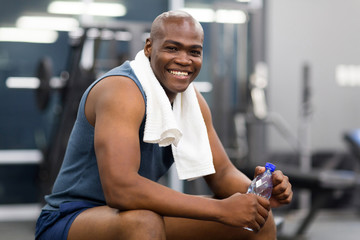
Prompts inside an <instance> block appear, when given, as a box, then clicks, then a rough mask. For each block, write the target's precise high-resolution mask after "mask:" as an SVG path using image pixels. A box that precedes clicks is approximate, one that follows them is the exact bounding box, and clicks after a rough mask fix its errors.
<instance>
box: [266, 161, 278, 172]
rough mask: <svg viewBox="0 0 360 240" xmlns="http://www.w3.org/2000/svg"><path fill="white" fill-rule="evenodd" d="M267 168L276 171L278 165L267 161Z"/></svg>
mask: <svg viewBox="0 0 360 240" xmlns="http://www.w3.org/2000/svg"><path fill="white" fill-rule="evenodd" d="M265 168H266V169H270V172H274V171H275V169H276V166H275V165H274V164H272V163H269V162H267V163H266V164H265Z"/></svg>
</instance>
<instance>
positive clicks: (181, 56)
mask: <svg viewBox="0 0 360 240" xmlns="http://www.w3.org/2000/svg"><path fill="white" fill-rule="evenodd" d="M175 62H176V63H178V64H181V65H189V64H191V58H190V56H189V55H188V54H187V52H185V51H180V52H179V53H178V55H177V56H176V58H175Z"/></svg>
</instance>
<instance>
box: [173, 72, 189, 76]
mask: <svg viewBox="0 0 360 240" xmlns="http://www.w3.org/2000/svg"><path fill="white" fill-rule="evenodd" d="M169 72H170V73H171V74H174V75H177V76H187V75H189V73H188V72H180V71H169Z"/></svg>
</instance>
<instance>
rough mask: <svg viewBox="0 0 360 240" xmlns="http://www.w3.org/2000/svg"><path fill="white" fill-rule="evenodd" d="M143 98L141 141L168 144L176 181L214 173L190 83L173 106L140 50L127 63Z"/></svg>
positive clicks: (202, 123)
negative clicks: (144, 97)
mask: <svg viewBox="0 0 360 240" xmlns="http://www.w3.org/2000/svg"><path fill="white" fill-rule="evenodd" d="M130 66H131V68H132V69H133V70H134V73H135V75H136V76H137V78H138V79H139V81H140V83H141V85H142V87H143V89H144V92H145V95H146V100H147V103H146V119H145V130H144V138H143V141H144V142H147V143H158V144H159V146H161V147H164V146H168V145H170V144H171V148H172V153H173V156H174V161H175V165H176V170H177V173H178V175H179V179H181V180H183V179H188V180H192V179H195V178H198V177H201V176H206V175H209V174H213V173H215V168H214V164H213V159H212V153H211V149H210V143H209V138H208V135H207V131H206V126H205V122H204V119H203V117H202V114H201V111H200V106H199V102H198V100H197V97H196V93H195V89H194V86H193V84H190V85H189V87H188V88H187V89H186V90H185V91H184V92H183V93H178V94H177V96H176V98H175V100H174V103H173V107H171V104H170V101H169V99H168V97H167V95H166V93H165V91H164V89H163V88H162V86H161V85H160V83H159V81H158V80H157V79H156V77H155V75H154V73H153V71H152V69H151V66H150V62H149V59H148V58H147V57H146V56H145V54H144V51H143V50H141V51H140V52H139V53H138V54H137V55H136V57H135V60H133V61H131V62H130Z"/></svg>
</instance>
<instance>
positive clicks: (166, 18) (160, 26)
mask: <svg viewBox="0 0 360 240" xmlns="http://www.w3.org/2000/svg"><path fill="white" fill-rule="evenodd" d="M179 22H186V23H188V24H191V25H193V26H194V27H195V29H196V31H199V32H200V33H201V34H202V37H203V36H204V31H203V28H202V26H201V24H200V23H199V22H198V21H197V20H196V19H195V18H193V17H192V16H191V15H190V14H189V13H187V12H184V11H180V10H176V11H168V12H164V13H162V14H160V15H159V16H157V17H156V18H155V20H154V21H153V23H152V25H151V32H150V38H151V39H152V40H156V39H158V38H162V37H164V24H170V23H179Z"/></svg>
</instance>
